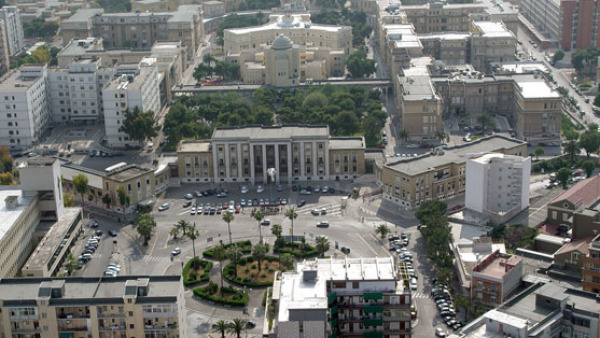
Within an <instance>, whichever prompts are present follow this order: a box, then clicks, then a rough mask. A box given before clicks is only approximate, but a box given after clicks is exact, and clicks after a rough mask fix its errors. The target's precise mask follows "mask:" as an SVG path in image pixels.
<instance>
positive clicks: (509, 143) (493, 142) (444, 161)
mask: <svg viewBox="0 0 600 338" xmlns="http://www.w3.org/2000/svg"><path fill="white" fill-rule="evenodd" d="M524 144H525V142H523V141H521V140H517V139H511V138H508V137H505V136H501V135H493V136H489V137H484V138H481V139H479V140H476V141H474V142H470V143H466V144H462V145H459V146H454V147H450V148H447V149H445V150H444V154H443V155H431V154H424V155H420V156H417V157H411V158H406V159H402V160H399V161H396V162H390V163H388V164H386V167H388V168H390V169H392V170H395V171H399V172H402V173H404V174H406V175H417V174H421V173H425V172H428V171H431V170H436V169H437V168H439V167H441V166H444V165H448V164H450V163H454V164H462V163H465V162H466V160H467V155H468V154H473V153H486V152H495V151H500V150H503V149H508V148H513V147H515V146H519V145H524Z"/></svg>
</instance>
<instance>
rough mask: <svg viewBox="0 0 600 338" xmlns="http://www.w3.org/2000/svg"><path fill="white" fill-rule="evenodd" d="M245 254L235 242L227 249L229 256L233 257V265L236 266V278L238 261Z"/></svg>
mask: <svg viewBox="0 0 600 338" xmlns="http://www.w3.org/2000/svg"><path fill="white" fill-rule="evenodd" d="M243 255H244V252H242V249H241V248H240V247H239V246H237V245H235V244H234V245H233V246H231V247H229V250H227V256H228V257H229V259H231V260H232V261H233V265H234V267H235V270H234V275H235V277H236V278H237V265H238V261H239V260H240V258H242V256H243Z"/></svg>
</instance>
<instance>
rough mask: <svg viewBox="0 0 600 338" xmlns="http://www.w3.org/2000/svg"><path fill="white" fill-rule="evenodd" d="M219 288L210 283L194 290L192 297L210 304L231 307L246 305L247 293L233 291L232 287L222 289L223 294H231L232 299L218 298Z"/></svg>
mask: <svg viewBox="0 0 600 338" xmlns="http://www.w3.org/2000/svg"><path fill="white" fill-rule="evenodd" d="M218 291H219V287H218V286H217V284H215V283H213V282H210V283H209V285H208V286H205V287H203V288H195V289H194V295H195V296H197V297H200V298H202V299H206V300H209V301H211V302H215V303H219V304H226V305H231V306H245V305H246V304H247V303H248V291H244V290H238V289H234V288H232V287H223V289H222V291H223V294H228V295H231V294H233V297H232V298H233V299H226V298H221V297H219V296H218Z"/></svg>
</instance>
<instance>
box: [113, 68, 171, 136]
mask: <svg viewBox="0 0 600 338" xmlns="http://www.w3.org/2000/svg"><path fill="white" fill-rule="evenodd" d="M115 73H116V75H117V76H116V77H114V78H113V79H111V81H110V82H109V83H108V84H107V85H106V86H105V87H104V89H103V90H102V98H103V100H104V101H103V108H104V128H105V133H106V140H107V144H108V145H109V146H110V147H124V146H126V145H138V144H139V142H138V141H136V140H131V139H129V136H128V135H126V134H125V133H124V132H122V131H120V128H121V126H122V125H123V120H124V119H125V117H124V112H125V111H126V110H129V111H130V112H132V111H134V109H135V108H136V107H137V108H138V109H139V110H140V111H151V112H153V114H154V118H155V119H156V117H157V116H158V114H160V109H161V105H160V102H161V101H160V94H159V87H158V76H157V70H156V67H145V66H140V65H138V64H135V65H120V66H118V67H117V68H116V69H115Z"/></svg>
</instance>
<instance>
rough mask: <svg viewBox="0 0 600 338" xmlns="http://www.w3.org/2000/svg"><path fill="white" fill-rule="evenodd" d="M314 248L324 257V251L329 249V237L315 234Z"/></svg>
mask: <svg viewBox="0 0 600 338" xmlns="http://www.w3.org/2000/svg"><path fill="white" fill-rule="evenodd" d="M316 242H317V245H316V248H317V251H318V252H319V254H320V255H321V257H325V253H326V252H327V251H329V238H327V237H325V236H317V238H316Z"/></svg>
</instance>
